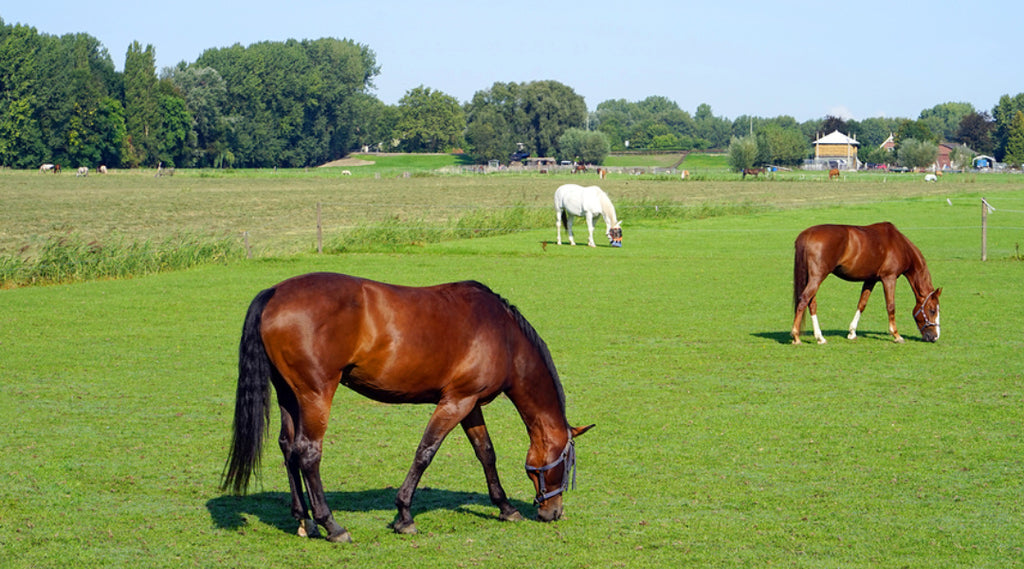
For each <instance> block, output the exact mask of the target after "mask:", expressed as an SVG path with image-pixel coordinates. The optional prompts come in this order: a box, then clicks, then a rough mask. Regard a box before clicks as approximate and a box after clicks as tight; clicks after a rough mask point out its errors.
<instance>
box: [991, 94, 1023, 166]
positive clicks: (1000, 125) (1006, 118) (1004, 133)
mask: <svg viewBox="0 0 1024 569" xmlns="http://www.w3.org/2000/svg"><path fill="white" fill-rule="evenodd" d="M1017 111H1024V93H1018V94H1016V95H1014V96H1012V97H1011V96H1010V95H1003V96H1002V97H999V102H998V103H997V104H996V106H995V107H993V109H992V120H993V121H995V132H994V133H993V138H994V139H995V140H994V142H995V154H994V156H995V159H996V160H998V161H1005V156H1006V145H1007V143H1008V142H1009V138H1010V126H1011V124H1012V123H1013V118H1014V116H1015V115H1016V114H1017Z"/></svg>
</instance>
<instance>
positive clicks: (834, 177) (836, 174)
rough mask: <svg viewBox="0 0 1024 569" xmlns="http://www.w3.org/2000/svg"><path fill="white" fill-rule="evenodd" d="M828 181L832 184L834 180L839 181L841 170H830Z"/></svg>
mask: <svg viewBox="0 0 1024 569" xmlns="http://www.w3.org/2000/svg"><path fill="white" fill-rule="evenodd" d="M828 179H829V181H830V182H831V181H832V180H837V179H839V168H832V169H831V170H829V171H828Z"/></svg>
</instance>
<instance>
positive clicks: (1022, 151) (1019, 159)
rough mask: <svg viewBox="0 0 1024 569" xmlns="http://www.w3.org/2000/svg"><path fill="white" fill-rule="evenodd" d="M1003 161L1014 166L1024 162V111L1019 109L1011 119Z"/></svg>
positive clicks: (1016, 166) (1019, 165)
mask: <svg viewBox="0 0 1024 569" xmlns="http://www.w3.org/2000/svg"><path fill="white" fill-rule="evenodd" d="M1008 130H1009V132H1008V134H1007V137H1006V153H1005V154H1004V156H1003V161H1004V162H1006V163H1007V164H1009V165H1010V166H1012V167H1014V168H1020V167H1021V165H1022V164H1024V111H1017V112H1016V113H1014V114H1013V120H1012V121H1010V127H1009V129H1008Z"/></svg>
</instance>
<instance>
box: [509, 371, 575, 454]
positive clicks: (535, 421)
mask: <svg viewBox="0 0 1024 569" xmlns="http://www.w3.org/2000/svg"><path fill="white" fill-rule="evenodd" d="M550 385H551V389H548V388H547V387H546V386H545V385H542V384H541V382H537V383H530V384H527V383H526V382H523V384H522V385H519V386H517V387H516V388H513V389H510V390H508V391H506V392H505V395H507V396H508V398H509V400H511V401H512V404H513V405H514V406H515V408H516V411H518V412H519V416H520V417H521V418H522V420H523V424H525V425H526V431H527V434H528V435H529V437H530V445H531V446H534V445H540V446H541V447H545V448H546V447H550V446H559V445H560V446H559V448H561V447H562V446H564V445H565V444H566V443H567V442H568V439H567V438H566V436H567V433H568V432H569V423H568V421H567V420H566V417H565V406H564V403H562V401H561V397H562V396H561V395H560V394H559V393H558V389H557V388H556V387H555V385H554V382H552V383H551V384H550Z"/></svg>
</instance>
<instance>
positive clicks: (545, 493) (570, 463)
mask: <svg viewBox="0 0 1024 569" xmlns="http://www.w3.org/2000/svg"><path fill="white" fill-rule="evenodd" d="M560 464H564V465H565V474H564V475H563V476H562V485H561V486H560V487H558V488H555V489H554V490H550V491H549V490H548V489H547V485H546V484H545V482H544V473H545V472H547V471H549V470H551V469H553V468H555V467H557V466H558V465H560ZM526 472H532V473H534V474H536V475H537V487H538V488H539V490H538V491H537V496H536V497H535V498H534V499H533V503H534V505H537V504H540V503H541V502H543V501H545V500H549V499H551V498H554V497H555V496H557V495H559V494H561V493H562V492H565V491H566V490H568V489H569V488H570V486H569V484H570V478H569V473H570V472H572V478H571V481H572V488H573V489H575V488H576V443H575V442H574V441H573V440H572V436H571V435H570V436H569V442H567V443H566V444H565V448H564V449H562V454H560V455H558V458H557V459H555V461H554V462H552V463H550V464H546V465H544V466H530V465H529V464H527V465H526Z"/></svg>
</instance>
